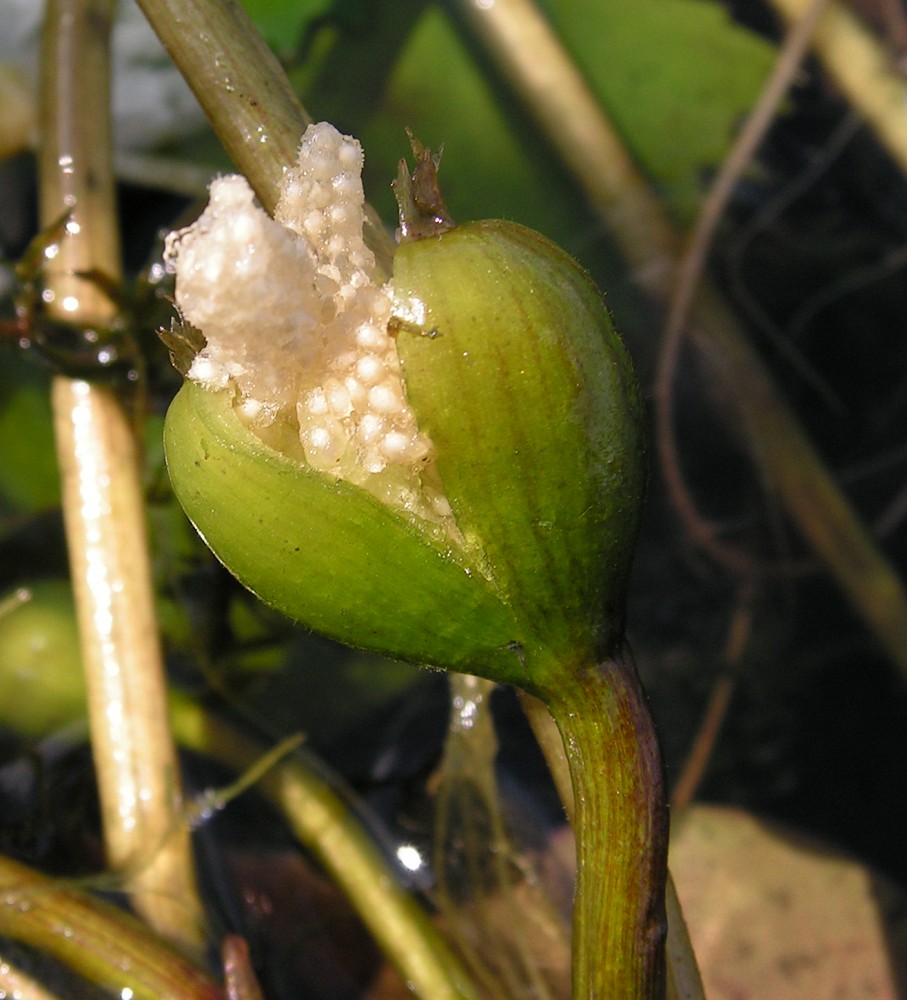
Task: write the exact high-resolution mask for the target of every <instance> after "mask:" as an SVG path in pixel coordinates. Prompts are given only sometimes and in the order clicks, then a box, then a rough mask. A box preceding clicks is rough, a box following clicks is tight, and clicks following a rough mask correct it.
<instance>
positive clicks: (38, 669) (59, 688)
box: [0, 580, 86, 737]
mask: <svg viewBox="0 0 907 1000" xmlns="http://www.w3.org/2000/svg"><path fill="white" fill-rule="evenodd" d="M0 706H2V712H3V716H2V721H3V723H4V724H5V725H8V726H10V727H12V728H13V729H16V730H17V731H18V732H20V733H22V734H23V735H26V736H33V737H41V736H46V735H47V734H48V733H51V732H53V731H54V730H55V729H58V728H59V727H61V726H64V725H66V724H67V723H70V722H75V721H76V720H77V719H83V718H85V715H86V706H85V682H84V679H83V677H82V661H81V656H80V654H79V630H78V626H77V625H76V612H75V605H74V603H73V597H72V589H71V588H70V586H69V583H67V582H66V581H63V580H42V581H39V582H37V583H33V584H29V585H28V586H23V587H21V588H19V589H18V590H15V591H12V592H10V593H8V594H6V595H5V596H4V597H2V598H0Z"/></svg>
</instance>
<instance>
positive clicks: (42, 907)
mask: <svg viewBox="0 0 907 1000" xmlns="http://www.w3.org/2000/svg"><path fill="white" fill-rule="evenodd" d="M0 934H2V935H4V936H5V937H11V938H15V939H16V940H17V941H22V942H24V943H25V944H29V945H31V946H33V947H35V948H38V949H40V950H41V951H43V952H47V953H48V954H50V955H53V956H54V957H55V958H56V959H57V960H58V961H60V962H62V963H64V964H65V965H67V966H69V967H70V968H71V969H73V970H75V971H76V972H78V973H79V974H80V975H81V976H83V977H84V978H85V979H87V980H89V981H90V982H93V983H95V984H97V985H98V986H101V987H104V988H105V989H109V990H111V991H113V992H115V993H116V995H117V996H121V995H122V996H126V995H127V992H128V995H130V996H132V997H133V998H134V1000H160V998H161V997H169V998H170V1000H223V997H224V994H223V991H222V990H221V988H220V987H219V986H218V985H217V984H216V983H215V982H214V981H213V980H212V979H210V978H209V977H208V976H207V975H206V974H205V973H204V972H203V971H202V970H201V969H200V968H199V967H198V966H197V965H195V964H194V963H193V962H192V961H190V960H189V959H188V958H187V957H186V956H185V955H184V954H183V953H182V952H180V951H178V950H177V949H176V948H174V947H173V946H172V945H170V944H168V943H167V942H165V941H164V940H163V939H161V938H158V937H156V936H155V935H154V934H153V933H152V932H151V931H150V930H149V929H148V927H147V926H146V925H145V924H142V923H140V922H139V921H137V920H136V919H135V918H134V917H132V916H130V915H129V914H128V913H124V912H123V911H122V910H120V909H117V908H116V907H114V906H112V905H111V904H109V903H104V902H102V901H101V900H98V899H95V898H93V897H92V896H90V895H88V893H86V892H83V891H82V890H80V889H78V888H76V887H75V886H74V885H73V884H71V883H70V884H67V883H66V882H63V881H61V880H56V879H52V878H48V877H47V876H46V875H41V874H39V873H38V872H36V871H34V870H33V869H31V868H28V867H26V866H25V865H22V864H19V863H18V862H16V861H12V860H10V859H9V858H5V857H0Z"/></svg>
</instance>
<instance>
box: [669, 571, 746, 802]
mask: <svg viewBox="0 0 907 1000" xmlns="http://www.w3.org/2000/svg"><path fill="white" fill-rule="evenodd" d="M752 629H753V595H752V587H750V586H749V585H747V584H744V587H743V594H742V595H741V597H740V600H739V601H738V603H737V607H736V608H735V610H734V614H733V616H732V618H731V623H730V627H729V628H728V636H727V641H726V643H725V646H724V657H723V658H724V664H725V667H726V669H727V670H728V671H729V673H728V674H727V675H726V676H724V677H721V678H719V679H718V680H717V681H716V682H715V684H714V686H713V687H712V692H711V694H710V696H709V701H708V705H707V706H706V710H705V714H704V715H703V719H702V722H701V723H700V725H699V731H698V732H697V734H696V739H695V740H694V741H693V746H692V747H691V749H690V752H689V753H688V754H687V759H686V761H685V762H684V765H683V769H682V770H681V772H680V777H679V778H678V779H677V782H676V783H675V785H674V791H673V793H672V795H671V810H672V812H673V813H674V814H675V815H676V814H677V813H679V812H681V811H682V810H684V809H686V808H687V806H688V805H689V804H690V803H691V802H692V801H693V796H694V795H695V794H696V789H697V788H698V787H699V784H700V782H701V781H702V777H703V775H704V774H705V770H706V767H707V766H708V763H709V760H710V759H711V756H712V753H713V752H714V750H715V744H716V743H717V742H718V735H719V733H720V732H721V727H722V725H723V723H724V719H725V717H726V716H727V711H728V708H729V707H730V704H731V697H732V695H733V693H734V687H735V679H736V678H735V674H736V672H737V668H738V667H739V664H740V660H741V658H742V656H743V653H744V650H745V649H746V646H747V643H748V642H749V639H750V635H751V633H752Z"/></svg>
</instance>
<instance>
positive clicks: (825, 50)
mask: <svg viewBox="0 0 907 1000" xmlns="http://www.w3.org/2000/svg"><path fill="white" fill-rule="evenodd" d="M809 2H810V0H771V4H772V6H773V7H774V8H775V10H776V11H777V12H778V13H779V14H780V15H781V16H782V17H783V18H784V20H785V21H787V22H795V21H799V20H800V19H801V18H802V17H803V16H804V13H805V12H806V9H807V8H808V7H809ZM813 48H814V49H815V52H816V54H817V55H818V56H819V59H820V60H821V61H822V64H823V66H824V67H825V69H826V71H827V72H828V74H829V76H830V77H831V78H832V79H833V80H834V81H835V83H836V84H837V85H838V86H839V87H840V88H841V91H842V93H843V94H844V96H845V97H846V98H847V100H848V101H849V102H850V104H851V105H852V107H853V108H854V110H855V111H856V112H857V113H858V114H859V115H860V116H861V117H862V118H864V119H865V121H866V123H867V124H868V125H869V126H870V127H871V128H872V129H873V131H874V132H875V134H876V136H877V137H878V139H879V141H880V142H881V143H882V145H883V146H884V147H885V148H886V149H887V150H888V152H889V153H890V154H891V156H892V158H893V159H894V160H895V162H896V163H897V164H898V166H899V167H900V168H901V170H902V171H903V172H904V173H907V78H905V76H904V74H903V71H902V70H901V69H899V68H898V65H897V62H896V59H895V55H894V53H893V51H892V50H891V49H890V47H888V46H886V45H885V44H884V42H883V41H882V40H881V39H880V38H878V37H877V36H876V35H874V34H873V33H872V32H871V31H870V30H869V28H868V27H867V26H866V25H865V24H864V23H863V22H862V21H861V20H860V19H859V17H857V15H856V14H854V13H853V11H852V10H851V9H850V7H848V6H847V5H846V4H843V3H839V2H837V0H830V2H829V4H828V6H827V8H826V10H825V11H824V13H823V14H822V17H821V18H820V20H819V24H818V26H817V28H816V32H815V37H814V39H813Z"/></svg>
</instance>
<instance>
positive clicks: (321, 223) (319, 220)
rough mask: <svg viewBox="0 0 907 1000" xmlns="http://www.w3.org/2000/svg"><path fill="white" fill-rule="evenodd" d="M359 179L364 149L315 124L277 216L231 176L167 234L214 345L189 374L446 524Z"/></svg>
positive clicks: (179, 294)
mask: <svg viewBox="0 0 907 1000" xmlns="http://www.w3.org/2000/svg"><path fill="white" fill-rule="evenodd" d="M361 172H362V150H361V148H360V146H359V143H358V142H356V141H355V140H354V139H351V138H349V137H347V136H342V135H341V134H340V133H339V132H338V131H337V130H336V129H335V128H334V127H333V126H331V125H329V124H327V123H320V124H317V125H312V126H310V127H309V128H308V129H307V130H306V133H305V135H304V136H303V141H302V144H301V146H300V150H299V159H298V162H297V164H296V166H295V167H294V168H293V169H291V170H289V171H288V172H287V174H286V176H285V178H284V180H283V184H282V191H281V196H280V200H279V203H278V205H277V209H276V211H275V215H274V218H273V219H271V218H270V217H269V216H268V215H267V213H265V212H264V211H263V210H262V209H261V208H260V207H259V206H258V205H257V204H256V202H255V199H254V196H253V194H252V191H251V189H250V187H249V185H248V183H247V182H246V180H245V179H244V178H242V177H238V176H231V177H222V178H220V179H218V180H216V181H214V183H213V184H212V185H211V189H210V200H209V203H208V207H207V208H206V209H205V211H204V213H203V214H202V215H201V216H200V218H199V219H198V220H197V221H196V222H195V223H194V225H192V226H190V227H188V228H187V229H183V230H180V231H179V232H175V233H171V234H170V235H169V236H168V238H167V241H166V246H165V258H166V260H167V263H168V266H169V267H170V268H171V269H172V270H173V271H174V272H175V274H176V302H177V305H178V306H179V309H180V312H181V313H182V315H183V317H184V318H185V319H186V320H188V321H189V322H190V323H192V324H193V325H194V326H196V327H198V328H199V329H200V330H201V331H202V333H203V334H204V336H205V339H206V342H207V343H206V346H205V348H204V350H202V351H201V352H200V353H199V354H198V355H197V357H196V358H195V361H194V363H193V364H192V367H191V368H190V370H189V378H191V379H193V380H194V381H196V382H198V383H200V384H201V385H203V386H205V387H206V388H209V389H212V390H227V389H233V391H235V393H236V398H237V407H238V410H239V413H240V414H241V415H242V416H243V418H244V419H245V421H246V422H247V424H248V425H249V426H250V427H251V428H252V429H253V430H255V431H256V432H257V433H259V434H260V435H261V436H262V437H263V438H264V439H265V440H269V439H272V438H274V437H275V430H274V428H275V427H277V428H285V427H286V425H287V424H292V425H293V426H294V428H295V429H296V430H297V431H298V435H299V441H300V443H301V445H302V449H303V452H304V455H305V459H306V460H307V461H308V462H309V464H311V465H312V466H313V467H315V468H317V469H319V470H321V471H325V472H329V473H332V474H334V475H337V476H339V477H342V478H344V479H347V480H349V481H351V482H355V483H358V484H361V485H364V486H366V487H367V488H368V489H370V490H371V491H372V492H374V493H376V494H377V495H379V496H381V497H382V498H383V499H385V500H388V501H389V502H392V503H397V504H400V505H403V506H406V507H409V508H411V509H414V510H418V511H419V512H420V513H425V510H424V508H425V507H426V504H428V506H429V507H430V508H432V509H433V510H434V511H435V516H438V515H440V516H443V513H444V509H443V508H444V503H443V499H442V498H441V497H440V496H439V495H434V494H435V493H437V491H429V492H430V494H432V495H431V496H430V495H426V493H425V490H424V484H423V483H422V477H423V473H424V472H425V470H426V466H427V465H428V463H429V462H430V458H431V442H430V441H429V439H428V438H427V437H426V436H425V435H424V434H423V433H421V432H420V431H419V429H418V427H417V426H416V421H415V417H414V415H413V412H412V410H411V409H410V407H409V405H408V404H407V402H406V395H405V390H404V386H403V381H402V378H401V374H400V362H399V359H398V357H397V349H396V342H395V341H394V339H393V337H391V336H389V335H388V332H387V326H388V320H389V319H390V315H391V304H392V290H391V286H390V284H386V285H382V284H379V283H378V282H377V281H376V277H375V259H374V255H373V254H372V252H371V251H370V250H369V249H368V247H367V246H366V244H365V241H364V239H363V235H362V226H363V219H364V204H365V200H364V194H363V190H362V180H361ZM277 436H279V435H277Z"/></svg>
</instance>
